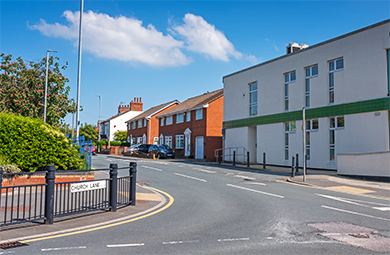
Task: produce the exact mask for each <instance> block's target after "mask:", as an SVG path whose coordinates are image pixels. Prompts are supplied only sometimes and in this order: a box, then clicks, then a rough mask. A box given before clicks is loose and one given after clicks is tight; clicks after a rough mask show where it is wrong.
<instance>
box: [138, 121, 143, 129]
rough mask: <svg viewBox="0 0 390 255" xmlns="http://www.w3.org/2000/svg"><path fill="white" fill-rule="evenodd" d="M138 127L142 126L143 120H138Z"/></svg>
mask: <svg viewBox="0 0 390 255" xmlns="http://www.w3.org/2000/svg"><path fill="white" fill-rule="evenodd" d="M138 128H142V120H138Z"/></svg>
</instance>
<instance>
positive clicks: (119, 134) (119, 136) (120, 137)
mask: <svg viewBox="0 0 390 255" xmlns="http://www.w3.org/2000/svg"><path fill="white" fill-rule="evenodd" d="M114 140H115V141H120V142H126V140H127V131H126V130H124V131H120V130H118V131H116V132H115V133H114Z"/></svg>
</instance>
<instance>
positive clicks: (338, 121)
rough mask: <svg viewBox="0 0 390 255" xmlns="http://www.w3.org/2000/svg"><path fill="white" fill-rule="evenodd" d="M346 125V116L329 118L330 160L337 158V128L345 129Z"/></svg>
mask: <svg viewBox="0 0 390 255" xmlns="http://www.w3.org/2000/svg"><path fill="white" fill-rule="evenodd" d="M344 126H345V120H344V116H338V117H332V118H329V161H330V162H334V161H335V159H336V132H335V131H336V130H338V129H343V128H344Z"/></svg>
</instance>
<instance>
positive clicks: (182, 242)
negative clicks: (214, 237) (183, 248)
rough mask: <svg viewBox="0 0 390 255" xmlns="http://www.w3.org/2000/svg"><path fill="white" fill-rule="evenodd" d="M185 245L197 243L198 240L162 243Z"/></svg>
mask: <svg viewBox="0 0 390 255" xmlns="http://www.w3.org/2000/svg"><path fill="white" fill-rule="evenodd" d="M185 243H199V241H198V240H194V241H172V242H163V244H185Z"/></svg>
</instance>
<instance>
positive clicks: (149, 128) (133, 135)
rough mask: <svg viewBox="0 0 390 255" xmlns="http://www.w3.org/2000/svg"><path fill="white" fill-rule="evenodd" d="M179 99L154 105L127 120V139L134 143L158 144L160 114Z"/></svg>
mask: <svg viewBox="0 0 390 255" xmlns="http://www.w3.org/2000/svg"><path fill="white" fill-rule="evenodd" d="M178 103H179V102H178V101H177V100H174V101H170V102H167V103H164V104H161V105H158V106H154V107H152V108H150V109H148V110H146V111H144V112H143V113H141V114H139V115H137V116H136V117H134V118H131V119H129V120H127V121H126V125H127V140H128V141H129V142H130V141H131V143H132V144H139V143H148V144H158V134H159V123H158V120H157V119H156V116H157V115H158V114H161V113H164V112H165V111H167V110H169V109H170V108H172V107H174V106H175V105H177V104H178Z"/></svg>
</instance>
